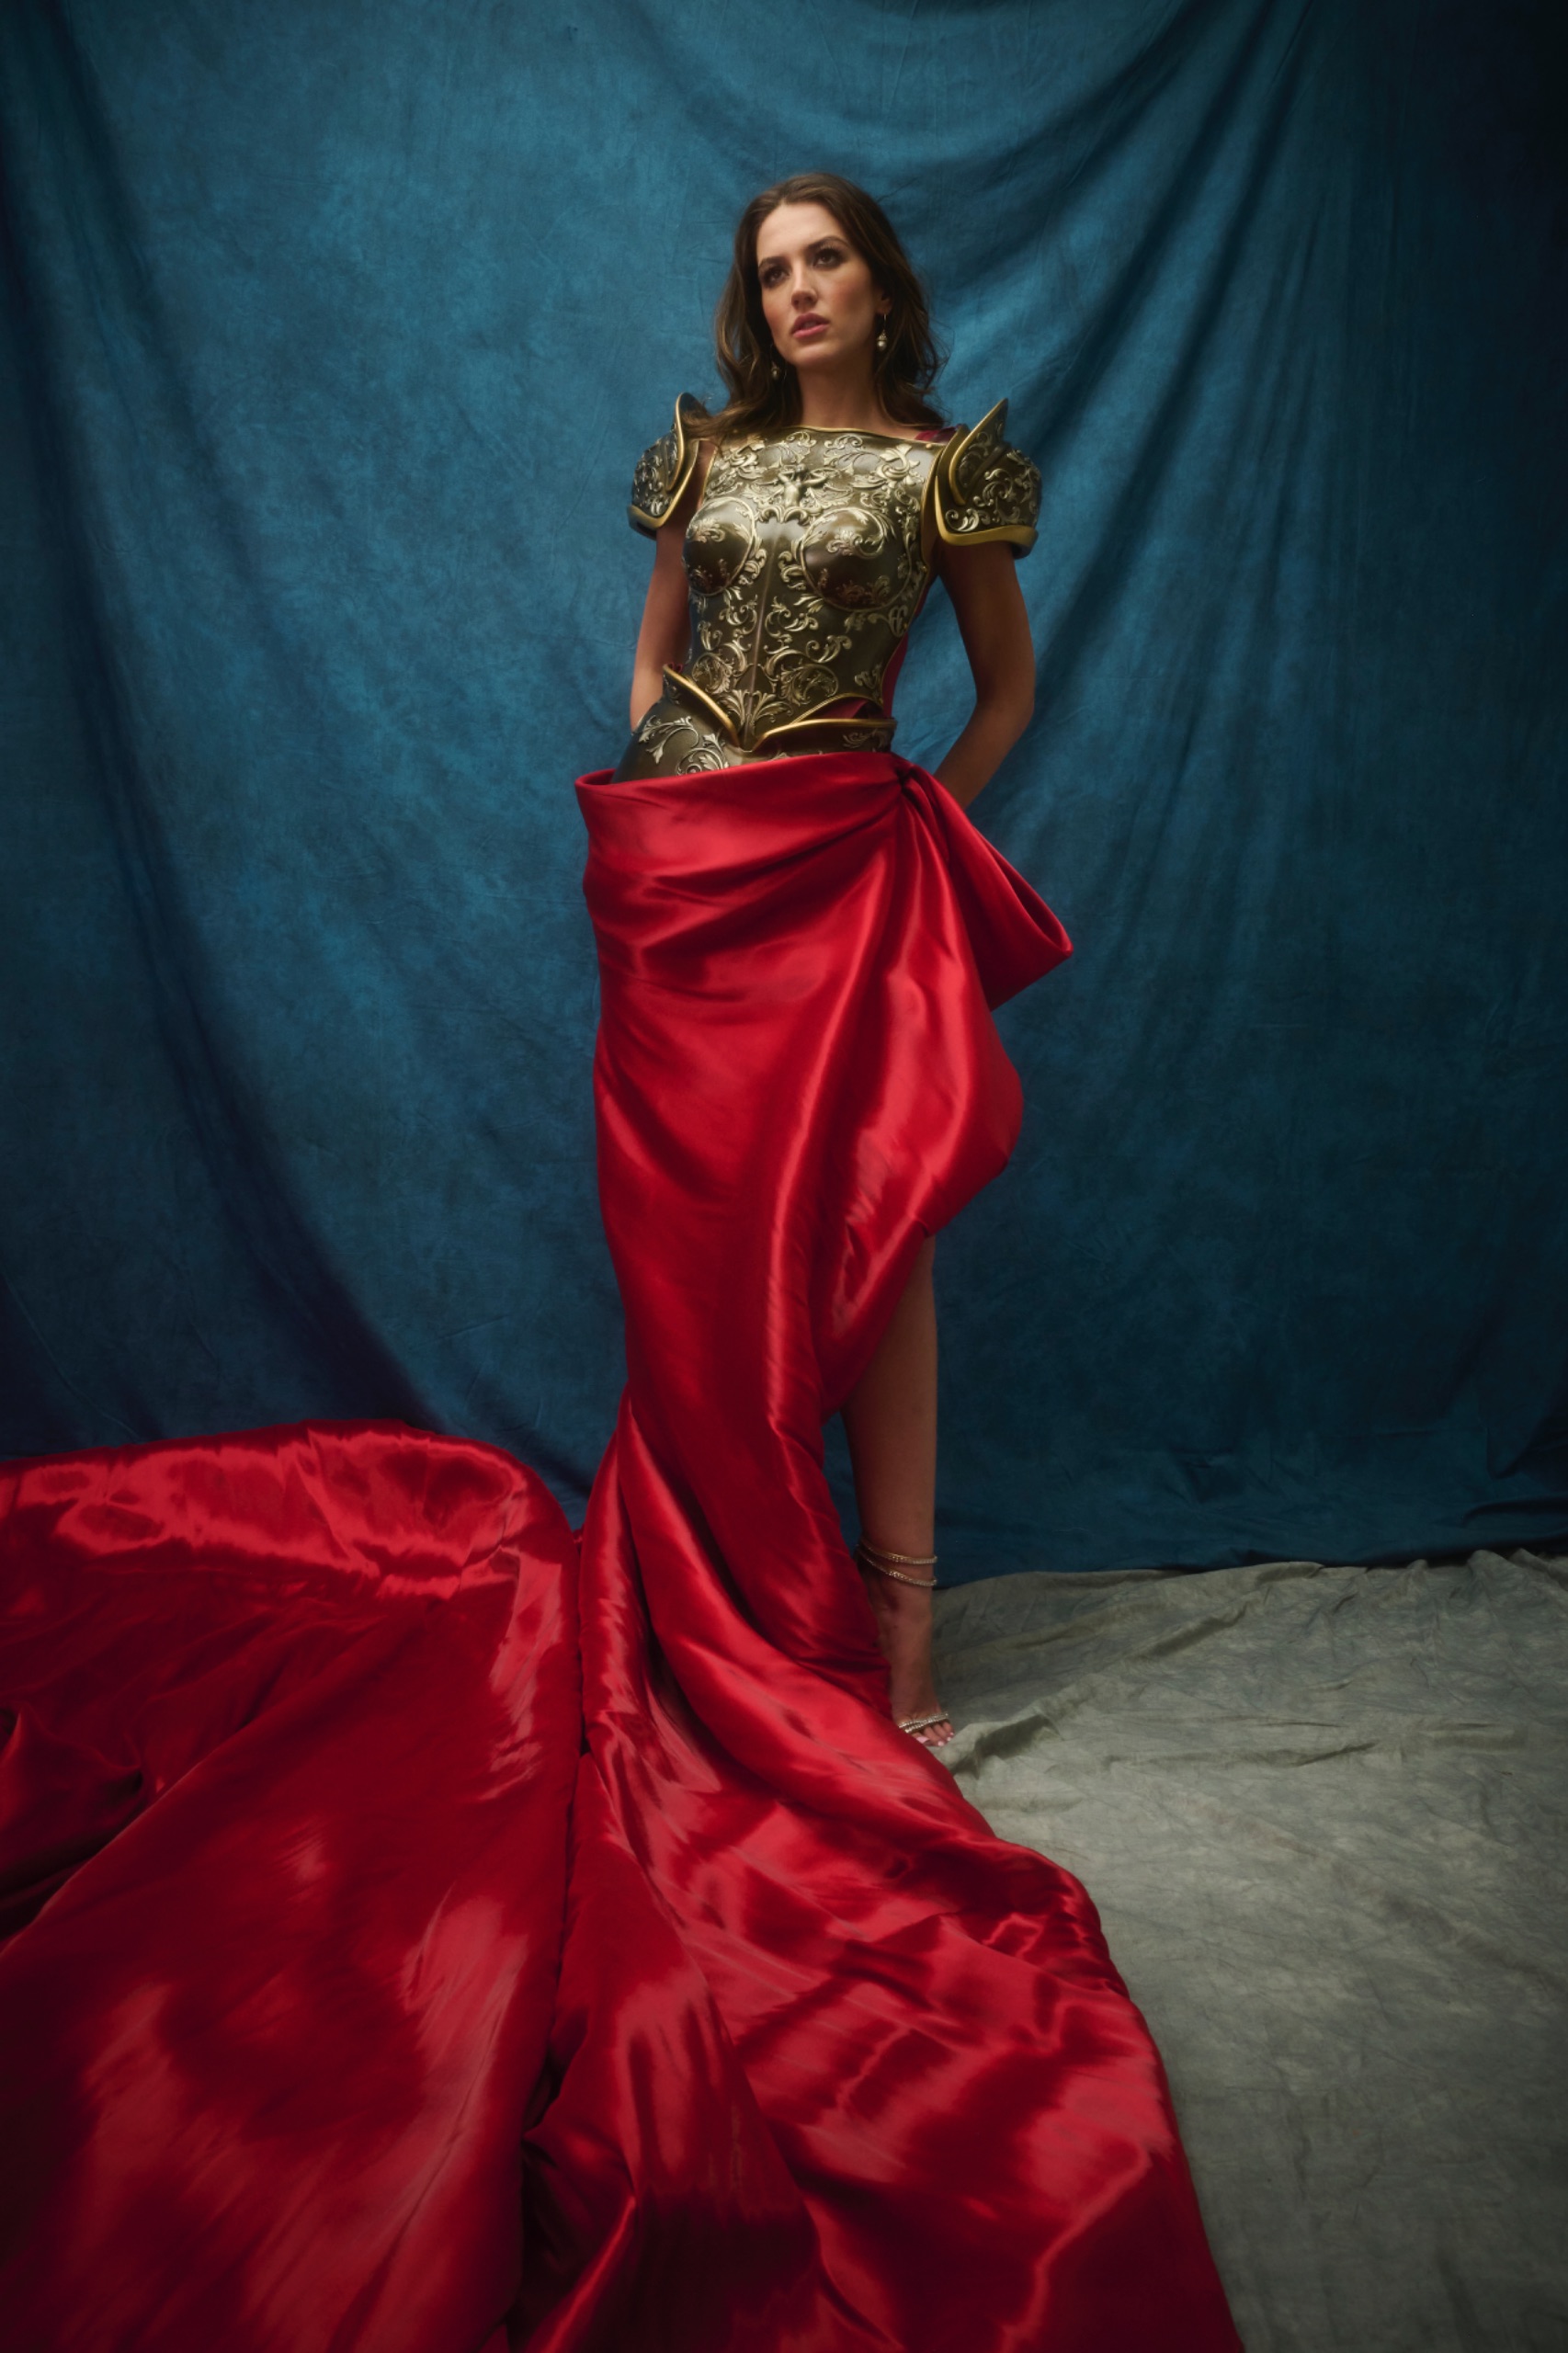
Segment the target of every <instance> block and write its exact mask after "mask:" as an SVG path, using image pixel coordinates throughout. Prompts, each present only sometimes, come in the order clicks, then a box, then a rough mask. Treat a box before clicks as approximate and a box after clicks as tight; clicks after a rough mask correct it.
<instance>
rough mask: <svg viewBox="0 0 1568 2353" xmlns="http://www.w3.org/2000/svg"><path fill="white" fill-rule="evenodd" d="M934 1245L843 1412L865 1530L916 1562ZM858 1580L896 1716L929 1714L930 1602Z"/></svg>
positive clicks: (928, 1420) (933, 1469)
mask: <svg viewBox="0 0 1568 2353" xmlns="http://www.w3.org/2000/svg"><path fill="white" fill-rule="evenodd" d="M935 1246H936V1245H934V1244H933V1243H930V1242H926V1243H924V1244H923V1245H921V1250H920V1255H919V1256H918V1257H917V1258H916V1260H915V1268H914V1272H913V1273H912V1274H911V1276H910V1278H909V1281H908V1283H907V1284H906V1285H905V1288H904V1292H903V1298H902V1299H901V1300H900V1301H899V1303H898V1305H897V1306H896V1307H895V1308H894V1310H893V1313H892V1323H891V1324H889V1325H888V1328H887V1330H886V1332H885V1333H884V1334H883V1335H882V1338H881V1345H880V1346H879V1347H878V1349H877V1353H876V1355H875V1356H874V1357H873V1358H871V1361H870V1363H869V1365H868V1366H867V1368H866V1370H865V1371H864V1372H863V1373H862V1375H861V1376H860V1379H859V1381H858V1382H857V1384H856V1386H855V1388H854V1390H853V1391H852V1392H851V1393H850V1396H849V1398H848V1401H847V1403H846V1405H845V1408H844V1427H845V1430H846V1434H847V1436H848V1439H849V1460H850V1461H851V1463H852V1464H853V1466H854V1471H855V1500H856V1502H857V1503H858V1506H859V1507H860V1527H861V1531H862V1533H863V1534H864V1535H865V1537H866V1539H867V1540H868V1541H869V1543H872V1544H875V1545H877V1546H879V1547H880V1548H881V1551H883V1552H906V1553H911V1554H913V1555H914V1556H915V1559H917V1560H918V1559H922V1558H924V1557H925V1555H926V1553H928V1552H935V1551H936V1549H937V1548H936V1544H935V1542H934V1540H933V1538H934V1531H935V1526H936V1508H937V1300H936V1294H935V1291H934V1290H933V1288H932V1283H931V1261H932V1257H933V1256H934V1254H935ZM861 1574H862V1576H863V1577H864V1578H865V1581H866V1591H867V1594H868V1596H869V1600H870V1604H871V1608H872V1609H873V1610H874V1611H875V1613H876V1620H877V1631H878V1634H879V1636H880V1638H881V1645H882V1649H883V1651H884V1653H885V1654H886V1656H887V1662H888V1672H889V1676H890V1678H891V1683H892V1711H893V1715H894V1717H895V1718H902V1717H904V1716H928V1715H931V1714H932V1713H933V1712H934V1711H936V1710H937V1708H938V1707H939V1706H940V1705H941V1702H940V1700H939V1699H937V1687H936V1685H935V1683H934V1682H933V1681H932V1678H931V1597H930V1595H929V1594H928V1593H923V1592H921V1591H920V1589H919V1588H918V1587H917V1586H912V1585H901V1584H899V1583H898V1582H897V1581H896V1580H895V1579H894V1578H892V1577H882V1576H879V1575H878V1574H876V1572H875V1571H874V1570H871V1569H866V1568H862V1570H861ZM910 1574H911V1575H912V1576H927V1575H929V1574H930V1571H929V1570H926V1569H913V1570H911V1571H910ZM915 1737H916V1739H918V1740H923V1741H924V1742H925V1743H926V1746H927V1747H928V1748H940V1747H942V1746H943V1745H945V1744H946V1743H947V1742H948V1741H949V1740H950V1739H951V1738H952V1727H951V1726H950V1724H949V1723H948V1722H946V1721H945V1720H944V1721H943V1722H939V1723H935V1724H932V1725H931V1726H929V1728H928V1729H927V1730H926V1731H925V1732H922V1733H916V1735H915Z"/></svg>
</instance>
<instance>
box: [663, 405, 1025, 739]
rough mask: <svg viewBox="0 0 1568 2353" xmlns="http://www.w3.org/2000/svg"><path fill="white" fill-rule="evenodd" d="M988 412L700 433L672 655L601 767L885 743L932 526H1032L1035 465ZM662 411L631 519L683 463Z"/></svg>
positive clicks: (667, 505)
mask: <svg viewBox="0 0 1568 2353" xmlns="http://www.w3.org/2000/svg"><path fill="white" fill-rule="evenodd" d="M1005 419H1006V404H1002V406H1001V407H999V408H997V409H994V410H992V412H991V414H990V415H989V416H987V417H985V418H983V420H982V423H981V425H980V426H976V428H975V429H974V431H973V432H972V433H969V434H962V433H960V434H959V435H956V436H954V437H953V438H950V439H949V440H948V441H946V442H939V441H905V440H900V439H898V438H894V437H892V436H891V435H882V434H875V433H852V432H840V431H836V430H834V431H829V430H826V429H824V428H821V427H808V426H797V427H796V429H795V430H794V431H793V432H791V433H787V434H785V435H783V436H782V437H781V438H779V439H778V440H776V441H738V442H730V443H725V444H722V445H721V446H720V447H719V448H718V449H715V451H714V453H713V458H712V461H711V463H710V467H709V470H708V478H707V481H706V483H705V484H704V487H703V494H702V498H701V501H700V504H699V506H698V509H697V512H696V514H695V515H694V516H693V517H692V519H691V522H690V523H689V525H688V526H687V532H686V540H685V545H684V549H683V554H684V558H685V563H686V571H687V581H688V584H689V586H690V591H691V651H690V655H689V657H688V659H687V664H686V666H685V668H684V669H683V670H680V671H675V670H666V671H665V692H664V694H663V695H662V696H661V698H660V699H659V700H658V702H656V703H655V704H654V705H653V709H652V710H650V711H649V712H648V713H647V714H646V716H645V717H644V718H643V720H642V723H641V725H640V726H639V727H638V729H637V731H636V733H635V734H634V735H633V737H632V739H631V745H629V746H628V749H627V753H626V756H625V758H624V759H623V760H622V762H621V764H620V767H619V769H618V770H617V774H618V776H619V777H622V778H631V777H635V776H674V775H682V774H686V773H689V772H691V771H693V770H696V769H700V768H710V767H732V766H733V765H735V764H736V763H738V762H741V761H744V760H756V759H771V758H775V757H782V756H785V755H786V754H789V753H794V752H804V751H813V750H815V751H833V750H867V749H874V748H882V747H885V746H886V745H888V744H890V743H891V742H892V733H893V726H894V722H893V720H892V718H891V716H889V715H888V713H887V711H886V710H885V708H884V686H885V681H886V677H887V673H888V670H889V668H890V666H891V665H892V661H893V658H894V656H895V655H896V654H897V653H898V651H899V648H900V647H901V646H902V644H903V641H904V638H905V637H906V635H907V634H908V631H909V627H910V624H911V622H912V621H913V620H914V619H915V614H916V613H917V612H918V610H919V608H920V606H921V603H922V601H923V599H924V597H925V596H926V590H927V589H928V588H929V586H930V585H931V580H932V577H933V572H934V565H933V557H934V555H935V553H936V550H937V542H938V540H960V539H962V540H976V539H995V538H1003V537H1006V538H1009V539H1013V540H1015V541H1017V542H1019V543H1021V544H1022V545H1027V544H1028V541H1029V540H1032V539H1033V536H1034V534H1033V530H1032V528H1031V527H1032V521H1033V517H1034V514H1035V512H1036V511H1037V510H1038V506H1039V492H1040V477H1039V475H1038V474H1037V473H1036V472H1035V470H1034V468H1033V467H1032V466H1031V465H1030V464H1029V463H1028V460H1027V459H1026V458H1023V457H1021V456H1020V455H1019V453H1018V452H1017V450H1015V449H1008V447H1007V445H1006V442H1005V441H1003V440H1002V439H1001V438H1000V424H1001V422H1003V421H1005ZM682 438H683V435H682V426H681V413H680V410H679V409H677V411H676V432H675V433H674V434H673V435H666V436H665V440H664V441H662V442H655V444H654V445H653V449H651V450H649V451H648V452H647V454H646V455H645V456H644V458H643V460H642V465H641V466H640V467H639V469H638V474H637V481H636V483H635V484H634V486H633V494H632V519H633V520H634V521H640V522H641V527H642V528H643V529H646V528H648V527H649V518H651V517H653V514H654V512H655V509H656V508H657V509H658V510H659V511H662V512H663V513H664V514H666V515H667V514H668V513H670V512H671V511H672V510H673V508H674V507H675V506H676V503H677V502H678V499H679V497H680V495H681V493H682V491H683V490H684V487H685V483H686V481H687V480H689V466H688V465H687V467H686V471H685V472H684V473H683V472H682V468H683V465H685V464H686V457H685V452H684V451H683V449H681V448H680V447H678V446H677V444H678V443H679V442H680V441H681V439H682ZM693 449H695V445H693ZM955 452H961V453H962V455H963V460H964V462H963V467H962V470H961V472H959V473H958V474H957V476H956V478H955V476H954V473H953V470H952V468H951V467H950V466H949V459H950V457H951V456H952V455H953V454H954V453H955ZM691 462H695V457H694V455H693V457H692V460H691ZM1031 483H1032V486H1033V488H1032V498H1033V504H1032V506H1029V505H1028V495H1029V485H1030V484H1031ZM1025 506H1028V518H1029V520H1028V524H1023V523H1022V522H1021V517H1022V513H1023V509H1024V507H1025ZM949 514H950V515H951V517H955V518H957V519H956V520H952V521H949ZM971 515H972V516H973V517H974V520H973V521H972V523H971V522H970V521H968V520H967V519H966V518H967V517H970V516H971Z"/></svg>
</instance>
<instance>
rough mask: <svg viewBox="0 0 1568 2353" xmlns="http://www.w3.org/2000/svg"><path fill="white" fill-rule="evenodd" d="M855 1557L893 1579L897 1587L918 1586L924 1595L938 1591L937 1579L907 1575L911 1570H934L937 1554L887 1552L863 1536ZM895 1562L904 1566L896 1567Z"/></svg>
mask: <svg viewBox="0 0 1568 2353" xmlns="http://www.w3.org/2000/svg"><path fill="white" fill-rule="evenodd" d="M855 1556H856V1558H857V1560H858V1561H860V1562H861V1563H864V1565H865V1566H866V1567H867V1568H868V1569H874V1570H875V1572H876V1574H877V1575H878V1576H880V1577H892V1580H893V1582H894V1584H895V1585H913V1586H918V1587H919V1589H920V1591H921V1592H922V1593H934V1592H935V1591H936V1589H937V1580H936V1578H935V1577H912V1576H910V1575H909V1574H907V1572H908V1571H909V1570H910V1569H934V1568H935V1567H936V1565H937V1555H936V1553H935V1552H883V1550H882V1548H881V1545H880V1544H873V1543H871V1542H870V1541H869V1539H868V1538H866V1537H864V1536H862V1537H861V1539H860V1541H859V1542H858V1544H857V1546H856V1547H855ZM895 1562H897V1563H902V1565H901V1566H899V1567H895V1566H894V1565H893V1563H895Z"/></svg>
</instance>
